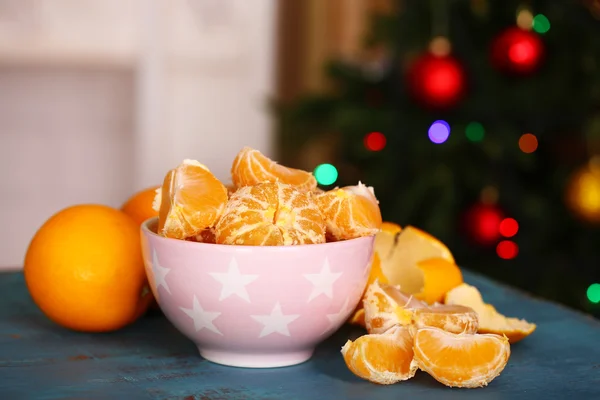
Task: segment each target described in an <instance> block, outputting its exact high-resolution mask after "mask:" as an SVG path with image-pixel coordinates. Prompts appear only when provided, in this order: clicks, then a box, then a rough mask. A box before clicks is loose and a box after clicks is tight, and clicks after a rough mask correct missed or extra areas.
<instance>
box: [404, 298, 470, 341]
mask: <svg viewBox="0 0 600 400" xmlns="http://www.w3.org/2000/svg"><path fill="white" fill-rule="evenodd" d="M412 326H413V327H414V330H418V329H421V328H425V327H428V326H430V327H435V328H440V329H443V330H445V331H447V332H452V333H470V334H473V333H477V329H478V327H479V322H478V319H477V313H476V312H475V311H473V309H472V308H469V307H464V306H445V305H439V306H434V307H425V308H419V309H415V310H414V312H413V319H412Z"/></svg>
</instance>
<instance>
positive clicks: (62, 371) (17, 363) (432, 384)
mask: <svg viewBox="0 0 600 400" xmlns="http://www.w3.org/2000/svg"><path fill="white" fill-rule="evenodd" d="M465 279H466V281H467V282H469V283H471V284H474V285H476V286H477V287H479V288H480V290H481V291H482V293H483V295H484V298H485V299H486V300H487V301H489V302H491V303H492V304H494V305H496V306H497V308H498V309H499V310H500V311H501V312H505V313H507V314H510V315H511V316H518V317H522V318H526V319H528V320H531V321H534V322H536V323H538V329H537V331H536V332H535V333H534V334H533V335H532V336H531V337H529V338H527V339H525V340H524V341H522V342H520V343H517V344H515V345H514V346H512V355H511V358H510V360H509V363H508V366H507V367H506V369H505V370H504V372H503V373H502V374H501V375H500V376H499V377H498V378H496V379H495V380H494V381H493V382H492V383H491V384H490V385H489V386H488V387H486V388H480V389H450V388H447V387H445V386H443V385H441V384H439V383H437V382H436V381H434V380H433V379H432V378H431V377H429V376H428V375H427V374H425V373H423V372H420V371H419V372H417V375H416V376H415V377H414V378H413V379H411V380H410V381H407V382H404V383H400V384H396V385H392V386H378V385H374V384H371V383H369V382H366V381H363V380H360V379H358V378H356V377H355V376H353V375H352V374H351V373H350V372H349V371H348V370H347V368H346V366H345V365H344V362H343V360H342V357H341V355H340V353H339V350H340V348H341V346H342V345H343V344H344V342H345V341H346V339H348V338H354V337H356V336H358V335H360V334H362V331H361V330H360V329H358V328H355V327H350V326H347V327H344V328H342V329H341V330H340V331H338V332H337V333H336V334H335V335H333V336H332V337H331V338H329V339H328V340H327V341H326V342H325V343H323V344H322V345H321V346H320V347H319V348H318V349H317V351H316V353H315V355H314V357H313V358H312V359H311V360H310V361H308V362H306V363H304V364H301V365H297V366H293V367H286V368H276V369H242V368H232V367H224V366H220V365H215V364H212V363H210V362H207V361H205V360H203V359H202V358H200V356H199V355H198V353H197V350H196V348H195V346H194V345H193V344H192V343H191V342H190V341H189V340H187V339H186V338H185V337H184V336H182V335H181V334H180V333H179V332H178V331H177V330H175V328H173V327H172V326H171V325H170V323H169V322H168V321H167V320H166V319H165V318H164V317H163V316H162V315H161V314H160V313H155V314H152V315H148V316H145V317H144V318H142V319H141V320H140V321H138V322H136V323H135V324H133V325H132V326H130V327H128V328H126V329H123V330H121V331H118V332H114V333H110V334H83V333H77V332H71V331H68V330H65V329H62V328H60V327H58V326H56V325H55V324H53V323H52V322H51V321H49V320H48V319H47V318H46V317H44V315H43V314H41V312H40V311H39V310H38V309H37V308H36V307H35V305H34V304H33V303H32V301H31V298H30V297H29V295H28V293H27V290H26V288H25V284H24V280H23V275H22V274H21V273H18V272H17V273H0V299H2V301H1V302H0V399H2V400H20V399H27V400H29V399H212V400H217V399H231V400H234V399H235V400H241V399H244V400H247V399H256V400H266V399H273V400H274V399H290V400H293V399H310V400H327V399H332V400H343V399H361V400H380V399H414V400H419V399H471V398H473V399H511V400H513V399H532V398H535V397H538V398H540V399H544V400H549V399H573V400H577V399H600V321H598V320H596V319H593V318H591V317H588V316H585V315H583V314H579V313H577V312H574V311H571V310H569V309H566V308H563V307H561V306H558V305H555V304H552V303H548V302H544V301H540V300H538V299H533V298H531V297H528V296H526V295H524V294H522V293H520V292H517V291H515V290H512V289H510V288H507V287H505V286H502V285H499V284H497V283H494V282H492V281H490V280H488V279H486V278H483V277H481V276H478V275H474V274H472V273H468V272H465Z"/></svg>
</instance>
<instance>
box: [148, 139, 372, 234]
mask: <svg viewBox="0 0 600 400" xmlns="http://www.w3.org/2000/svg"><path fill="white" fill-rule="evenodd" d="M231 179H232V182H233V186H230V187H226V186H225V185H224V184H223V183H222V182H220V181H219V180H218V179H217V178H216V177H215V176H214V175H213V174H212V173H211V172H210V170H209V169H208V168H207V167H206V166H205V165H203V164H201V163H199V162H198V161H194V160H184V161H183V163H181V164H180V165H179V166H177V167H176V168H174V169H172V170H171V171H169V172H168V173H167V175H166V177H165V179H164V182H163V185H162V188H161V189H160V190H159V191H158V192H157V196H156V199H155V210H156V211H157V212H158V217H159V218H158V234H160V235H163V236H165V237H169V238H174V239H182V240H192V241H200V242H208V243H218V244H227V245H248V246H282V245H284V246H285V245H300V244H313V243H324V242H326V241H328V240H347V239H353V238H357V237H361V236H368V235H374V234H375V233H377V232H378V231H379V229H380V226H381V213H380V210H379V205H378V202H377V199H376V198H375V195H374V193H373V189H372V188H369V187H366V186H365V185H363V184H361V183H359V184H358V185H357V186H349V187H344V188H339V189H338V188H336V189H334V190H331V191H328V192H322V191H319V190H318V189H317V182H316V180H315V178H314V177H313V175H312V174H311V173H309V172H307V171H303V170H299V169H293V168H288V167H285V166H283V165H280V164H278V163H276V162H275V161H273V160H270V159H269V158H267V157H266V156H264V155H263V154H261V153H260V152H259V151H258V150H254V149H251V148H249V147H245V148H243V149H242V150H241V151H240V152H239V153H238V155H237V156H236V157H235V159H234V161H233V165H232V167H231Z"/></svg>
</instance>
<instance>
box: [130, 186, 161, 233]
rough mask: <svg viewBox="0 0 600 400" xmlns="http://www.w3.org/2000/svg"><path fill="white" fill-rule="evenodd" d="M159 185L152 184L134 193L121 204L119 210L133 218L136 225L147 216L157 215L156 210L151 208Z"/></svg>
mask: <svg viewBox="0 0 600 400" xmlns="http://www.w3.org/2000/svg"><path fill="white" fill-rule="evenodd" d="M159 187H160V186H153V187H151V188H147V189H144V190H141V191H139V192H137V193H135V194H134V195H133V196H131V197H130V198H129V199H127V201H126V202H125V203H124V204H123V205H122V206H121V211H123V212H124V213H125V214H127V215H129V216H130V217H131V218H133V220H134V221H135V222H137V223H138V225H141V224H142V222H144V221H145V220H147V219H148V218H152V217H158V212H157V211H154V210H153V209H152V203H153V202H154V196H155V195H156V189H158V188H159Z"/></svg>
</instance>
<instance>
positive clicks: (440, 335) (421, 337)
mask: <svg viewBox="0 0 600 400" xmlns="http://www.w3.org/2000/svg"><path fill="white" fill-rule="evenodd" d="M414 357H415V361H416V363H417V365H418V366H419V369H421V370H422V371H425V372H427V373H428V374H429V375H431V376H432V377H433V378H434V379H435V380H437V381H438V382H440V383H443V384H444V385H446V386H450V387H465V388H475V387H481V386H486V385H487V384H488V383H490V382H491V381H492V380H493V379H494V378H496V377H497V376H498V375H500V373H501V372H502V370H503V369H504V367H505V366H506V363H507V362H508V359H509V357H510V344H509V343H508V339H507V338H505V337H502V336H499V335H479V334H476V335H470V334H454V333H450V332H446V331H444V330H442V329H438V328H433V327H429V328H423V329H419V330H418V331H417V332H416V333H415V335H414Z"/></svg>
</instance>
